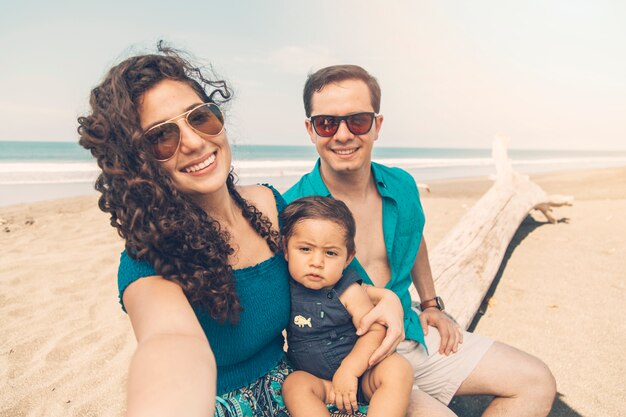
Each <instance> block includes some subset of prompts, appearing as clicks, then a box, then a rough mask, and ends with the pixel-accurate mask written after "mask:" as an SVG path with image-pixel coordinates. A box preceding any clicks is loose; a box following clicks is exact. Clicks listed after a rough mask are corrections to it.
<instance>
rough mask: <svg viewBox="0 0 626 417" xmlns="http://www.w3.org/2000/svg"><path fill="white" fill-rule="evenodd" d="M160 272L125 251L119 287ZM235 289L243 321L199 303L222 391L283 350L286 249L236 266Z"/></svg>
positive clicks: (255, 373) (261, 369) (248, 378)
mask: <svg viewBox="0 0 626 417" xmlns="http://www.w3.org/2000/svg"><path fill="white" fill-rule="evenodd" d="M268 187H269V188H271V189H272V191H273V192H274V197H275V199H276V208H277V209H278V212H279V213H280V212H282V210H283V209H284V208H285V205H286V204H285V201H284V200H283V198H282V196H281V195H280V194H279V193H278V191H276V190H275V189H274V188H273V187H271V186H268ZM153 275H156V272H155V270H154V268H153V267H152V265H150V264H148V263H147V262H145V261H137V260H134V259H131V258H130V257H129V256H128V254H127V253H126V251H124V252H122V255H121V259H120V265H119V270H118V289H119V297H120V303H121V304H122V308H124V304H123V302H122V295H123V293H124V290H125V289H126V287H128V285H129V284H131V283H132V282H134V281H136V280H137V279H140V278H142V277H148V276H153ZM233 275H234V277H235V280H236V281H235V289H236V291H237V295H238V296H239V300H240V302H241V305H242V307H243V312H242V313H241V316H240V320H239V323H238V324H237V325H235V326H233V325H231V324H230V323H228V322H227V323H224V324H220V323H218V322H217V321H215V320H214V319H212V318H211V316H210V314H209V313H208V312H207V311H205V310H202V309H200V308H194V312H195V313H196V317H197V318H198V321H199V322H200V325H201V326H202V328H203V329H204V332H205V334H206V336H207V339H208V340H209V344H210V345H211V349H212V350H213V355H214V356H215V361H216V363H217V394H218V395H222V394H225V393H227V392H229V391H233V390H235V389H238V388H241V387H244V386H246V385H249V384H251V383H252V382H254V381H255V380H257V379H258V378H260V377H261V376H263V375H265V374H267V373H268V372H269V371H270V370H272V368H274V367H275V366H276V364H277V363H278V362H279V361H280V359H281V358H282V357H283V355H284V351H283V345H284V339H283V335H282V331H283V329H284V328H285V327H286V326H287V322H288V321H289V311H290V308H291V306H290V302H289V271H288V269H287V264H286V262H285V259H284V256H283V253H282V252H278V253H276V254H275V255H274V256H272V257H271V258H269V259H266V260H265V261H263V262H261V263H259V264H257V265H254V266H250V267H247V268H243V269H236V270H234V271H233Z"/></svg>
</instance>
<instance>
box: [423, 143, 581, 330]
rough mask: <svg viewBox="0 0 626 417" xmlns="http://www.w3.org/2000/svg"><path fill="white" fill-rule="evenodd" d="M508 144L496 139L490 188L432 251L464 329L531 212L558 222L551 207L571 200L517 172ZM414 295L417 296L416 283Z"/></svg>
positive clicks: (443, 291)
mask: <svg viewBox="0 0 626 417" xmlns="http://www.w3.org/2000/svg"><path fill="white" fill-rule="evenodd" d="M506 145H507V139H506V138H503V137H496V139H495V140H494V142H493V150H492V157H493V159H494V162H495V165H496V172H497V174H496V179H495V182H494V184H493V185H492V187H491V188H490V189H489V190H488V191H487V192H486V193H485V195H483V196H482V197H481V199H480V200H478V202H477V203H476V204H475V205H474V206H473V207H472V208H471V209H470V210H469V211H468V212H467V213H466V214H465V216H463V218H462V219H461V220H460V221H459V222H458V223H457V224H456V226H455V227H454V228H453V229H452V230H451V231H450V232H449V233H448V234H447V235H446V236H445V237H444V239H443V240H442V241H441V242H440V243H439V244H438V245H437V246H436V247H435V248H434V250H432V251H429V253H430V264H431V269H432V273H433V279H434V281H435V288H437V293H438V295H440V296H441V297H442V298H443V299H444V300H445V302H446V312H447V313H448V314H449V315H451V316H452V317H453V318H454V319H455V320H456V321H457V322H458V323H459V325H460V326H461V327H462V328H464V329H467V327H468V326H469V325H470V324H471V322H472V319H473V318H474V316H475V314H476V312H477V311H478V308H479V307H480V305H481V303H482V301H483V298H484V297H485V294H486V293H487V291H488V290H489V287H490V286H491V283H492V282H493V280H494V278H495V276H496V274H497V272H498V269H499V267H500V264H501V263H502V259H503V258H504V254H505V252H506V249H507V247H508V245H509V243H510V242H511V239H512V238H513V236H514V235H515V232H516V231H517V229H518V228H519V226H520V224H521V223H522V221H523V220H524V218H525V217H526V216H527V215H528V213H529V212H530V211H531V210H533V209H535V210H539V211H540V212H541V213H543V214H544V216H545V217H546V218H547V220H548V221H549V222H550V223H556V221H557V220H556V219H555V218H554V217H553V216H552V214H551V212H552V207H559V206H563V205H571V204H572V201H573V198H572V197H570V196H562V195H552V196H549V195H547V194H546V192H545V191H544V190H543V189H541V187H539V186H538V185H537V184H535V183H533V182H532V181H530V179H529V177H528V176H526V175H521V174H519V173H517V172H515V171H514V170H513V167H512V164H511V160H510V159H509V158H508V155H507V148H506ZM411 296H412V298H413V299H414V300H416V301H417V300H419V297H418V295H417V291H415V288H414V287H413V286H411Z"/></svg>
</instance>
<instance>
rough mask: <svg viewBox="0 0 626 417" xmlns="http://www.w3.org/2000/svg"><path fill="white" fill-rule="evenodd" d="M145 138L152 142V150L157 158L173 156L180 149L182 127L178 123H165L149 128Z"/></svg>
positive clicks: (162, 158)
mask: <svg viewBox="0 0 626 417" xmlns="http://www.w3.org/2000/svg"><path fill="white" fill-rule="evenodd" d="M144 137H145V139H146V140H147V141H148V142H150V143H151V144H152V151H153V152H154V156H155V157H156V159H157V160H160V161H161V160H165V159H169V158H171V157H172V156H173V155H174V154H175V153H176V149H178V142H179V141H180V129H178V126H177V125H176V123H165V124H162V125H160V126H157V127H155V128H153V129H150V130H148V131H147V132H146V133H145V135H144Z"/></svg>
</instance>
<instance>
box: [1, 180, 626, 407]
mask: <svg viewBox="0 0 626 417" xmlns="http://www.w3.org/2000/svg"><path fill="white" fill-rule="evenodd" d="M531 178H532V179H533V180H534V181H535V182H536V183H537V184H539V185H540V186H541V187H543V188H544V190H546V191H547V192H548V193H549V194H552V193H554V194H564V195H572V196H573V197H574V198H575V201H574V205H573V206H571V207H560V208H556V209H555V211H554V213H555V215H556V217H557V218H560V219H562V220H561V221H560V222H558V223H557V224H549V223H546V221H545V219H544V218H543V217H542V215H541V214H540V213H534V212H533V213H532V214H531V216H529V217H528V218H527V219H526V220H525V221H524V222H523V223H522V225H521V227H520V228H519V229H518V232H517V234H516V235H515V237H514V239H513V241H512V242H511V245H510V246H509V249H508V251H507V254H506V256H505V259H504V261H503V265H502V267H501V270H500V273H499V274H498V276H497V277H496V283H495V284H496V285H494V287H492V290H491V292H490V295H489V298H488V302H486V303H485V305H484V307H483V308H482V309H481V310H482V311H483V312H484V314H483V315H482V316H481V317H480V319H479V320H478V321H477V323H476V324H475V326H474V327H475V331H476V332H478V333H481V334H484V335H487V336H490V337H492V338H494V339H496V340H500V341H503V342H506V343H509V344H511V345H513V346H516V347H518V348H520V349H522V350H525V351H527V352H529V353H531V354H533V355H536V356H538V357H540V358H541V359H543V360H544V361H545V362H546V363H547V364H548V365H549V367H550V368H551V369H552V371H553V373H554V375H555V377H556V380H557V385H558V393H559V394H558V398H557V401H556V402H555V405H554V407H553V411H552V412H551V414H550V416H553V417H556V416H615V417H617V416H623V415H626V405H624V403H625V401H626V388H625V386H624V384H623V379H622V378H623V376H624V374H626V365H625V364H624V361H623V356H624V348H623V346H624V345H626V322H624V319H623V318H624V317H626V303H625V302H624V301H625V300H626V297H625V296H626V283H625V280H624V277H625V276H626V273H625V272H624V271H625V270H626V218H625V216H624V213H626V167H623V168H611V169H600V170H590V171H573V172H561V173H551V174H541V175H534V176H532V177H531ZM418 181H419V179H418ZM490 185H491V182H490V181H489V180H487V179H479V180H458V181H439V182H431V183H429V186H430V190H431V191H430V192H424V193H422V197H423V204H424V208H425V211H426V215H427V226H426V237H427V240H428V242H429V246H430V247H434V246H436V244H437V242H438V241H439V240H441V238H442V237H443V236H445V234H446V233H447V231H449V230H450V229H451V228H452V226H453V225H454V224H455V223H456V222H457V221H458V220H459V219H460V218H461V216H462V215H463V214H464V213H465V212H466V211H467V210H468V209H469V208H470V207H471V206H472V204H473V203H474V202H475V201H476V200H477V199H478V198H480V196H481V195H482V194H483V193H484V192H485V191H486V190H487V189H488V188H489V187H490ZM96 201H97V197H94V196H88V197H75V198H70V199H63V200H55V201H49V202H43V203H35V204H29V205H19V206H9V207H3V208H1V209H0V334H1V335H2V336H1V338H0V416H7V417H9V416H10V417H14V416H47V417H53V416H116V417H117V416H121V415H123V412H124V403H125V380H126V373H127V367H128V363H129V360H130V357H131V355H132V353H133V351H134V349H135V338H134V335H133V333H132V329H131V326H130V322H129V320H128V318H127V317H126V315H125V314H124V313H123V312H122V310H121V309H120V306H119V304H118V301H117V287H116V274H117V261H118V258H119V253H120V252H121V250H122V248H123V242H122V241H121V239H120V238H119V237H118V236H117V235H116V233H115V231H114V229H113V228H112V227H110V226H109V224H108V218H107V216H106V215H105V214H103V213H102V212H100V211H99V209H98V208H97V205H96ZM486 401H487V399H486V398H481V397H478V398H472V399H455V400H454V402H453V405H452V407H453V409H454V410H455V411H456V412H457V413H459V415H463V416H468V417H469V416H477V415H480V412H481V410H482V408H484V405H485V403H486Z"/></svg>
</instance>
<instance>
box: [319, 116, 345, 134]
mask: <svg viewBox="0 0 626 417" xmlns="http://www.w3.org/2000/svg"><path fill="white" fill-rule="evenodd" d="M313 127H314V128H315V132H317V134H318V135H320V136H322V137H329V136H332V135H334V134H335V133H336V132H337V129H338V127H339V122H338V121H337V118H336V117H333V116H318V117H314V118H313Z"/></svg>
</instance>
